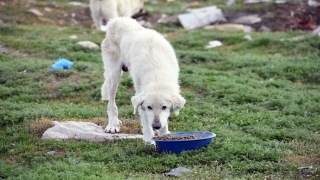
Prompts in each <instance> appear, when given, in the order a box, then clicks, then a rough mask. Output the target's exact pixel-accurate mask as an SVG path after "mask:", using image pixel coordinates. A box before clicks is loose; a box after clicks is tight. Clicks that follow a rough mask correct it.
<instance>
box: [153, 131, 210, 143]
mask: <svg viewBox="0 0 320 180" xmlns="http://www.w3.org/2000/svg"><path fill="white" fill-rule="evenodd" d="M176 134H178V135H180V134H182V135H183V134H189V135H193V134H208V136H205V137H202V138H197V139H185V140H158V139H154V138H152V139H151V140H152V141H155V142H168V143H172V142H186V141H200V140H206V139H212V138H214V137H216V134H215V133H213V132H207V131H191V132H176V133H169V134H164V135H161V136H166V135H176Z"/></svg>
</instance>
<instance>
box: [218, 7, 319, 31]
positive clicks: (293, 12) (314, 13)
mask: <svg viewBox="0 0 320 180" xmlns="http://www.w3.org/2000/svg"><path fill="white" fill-rule="evenodd" d="M224 14H225V16H226V18H227V20H228V21H232V20H234V19H236V18H238V17H240V16H244V15H252V14H257V15H258V16H259V17H260V18H261V19H262V21H261V22H259V23H255V24H253V25H250V26H252V27H253V28H255V29H256V30H258V31H259V29H260V30H262V29H261V27H263V26H264V27H267V28H269V29H270V30H271V31H293V30H313V29H315V28H317V27H318V26H320V6H318V7H310V6H309V5H308V4H307V1H299V2H287V3H281V4H274V5H271V6H267V5H266V6H265V8H262V9H259V10H251V9H250V6H249V5H248V6H247V5H244V6H243V9H242V10H237V11H225V12H224Z"/></svg>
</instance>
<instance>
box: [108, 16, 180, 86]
mask: <svg viewBox="0 0 320 180" xmlns="http://www.w3.org/2000/svg"><path fill="white" fill-rule="evenodd" d="M102 51H103V53H102V54H108V55H109V56H112V59H119V60H121V61H122V63H123V64H124V65H126V67H128V70H129V73H130V74H131V76H132V78H133V81H134V82H135V84H136V85H137V84H140V83H143V84H147V83H148V82H150V81H154V82H156V81H160V82H163V83H170V84H176V85H177V84H178V76H179V65H178V60H177V58H176V56H175V52H174V50H173V48H172V46H171V45H170V43H169V42H168V41H167V40H166V39H165V38H164V37H163V36H162V35H161V34H159V33H158V32H156V31H154V30H151V29H147V28H144V27H142V26H141V25H140V24H139V23H138V22H137V21H136V20H134V19H131V18H127V17H119V18H115V19H111V20H110V22H109V23H108V24H107V37H106V38H105V40H104V41H103V42H102ZM164 72H166V73H164ZM142 73H144V75H143V74H142ZM148 74H149V75H148ZM137 82H139V83H137ZM177 89H178V87H177ZM136 91H139V88H138V87H137V86H136Z"/></svg>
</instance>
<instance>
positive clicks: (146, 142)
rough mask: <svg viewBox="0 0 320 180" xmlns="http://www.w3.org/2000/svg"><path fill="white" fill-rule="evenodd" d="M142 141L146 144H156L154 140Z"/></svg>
mask: <svg viewBox="0 0 320 180" xmlns="http://www.w3.org/2000/svg"><path fill="white" fill-rule="evenodd" d="M144 143H145V145H147V146H156V142H154V141H151V140H150V141H144Z"/></svg>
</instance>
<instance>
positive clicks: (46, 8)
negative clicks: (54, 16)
mask: <svg viewBox="0 0 320 180" xmlns="http://www.w3.org/2000/svg"><path fill="white" fill-rule="evenodd" d="M44 10H45V11H47V12H52V9H51V8H48V7H45V8H44Z"/></svg>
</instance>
